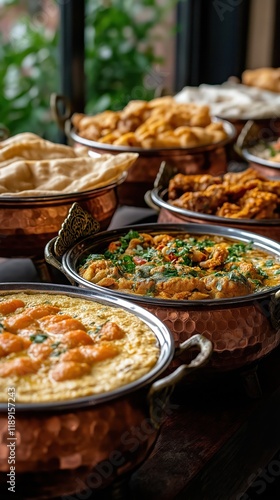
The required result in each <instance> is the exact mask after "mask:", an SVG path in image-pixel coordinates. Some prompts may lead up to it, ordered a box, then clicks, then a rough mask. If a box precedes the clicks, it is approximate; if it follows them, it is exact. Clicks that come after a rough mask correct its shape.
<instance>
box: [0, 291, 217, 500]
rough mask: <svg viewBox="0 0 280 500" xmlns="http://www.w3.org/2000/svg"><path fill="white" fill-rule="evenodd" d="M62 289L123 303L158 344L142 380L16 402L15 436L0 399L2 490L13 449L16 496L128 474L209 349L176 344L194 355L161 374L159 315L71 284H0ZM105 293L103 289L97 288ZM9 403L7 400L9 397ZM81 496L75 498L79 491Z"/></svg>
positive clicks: (46, 495) (196, 342)
mask: <svg viewBox="0 0 280 500" xmlns="http://www.w3.org/2000/svg"><path fill="white" fill-rule="evenodd" d="M23 290H24V291H32V293H41V292H45V293H46V292H47V293H48V294H57V293H59V294H66V295H68V296H73V297H79V298H83V299H85V300H90V301H92V300H94V301H95V302H100V304H101V305H109V306H113V307H117V308H122V309H125V310H127V311H129V312H130V313H132V314H135V315H136V316H137V317H139V318H140V319H141V320H143V321H144V322H145V323H146V324H147V325H148V327H149V328H151V329H152V331H153V332H154V335H155V336H156V338H157V341H158V345H159V358H158V361H157V363H156V365H155V366H154V367H153V368H152V369H151V370H150V372H148V373H147V374H146V375H144V376H142V377H141V378H140V379H138V380H136V381H134V382H131V383H129V384H126V385H124V386H122V387H120V388H118V389H115V390H112V391H110V392H106V393H101V394H98V395H94V396H88V397H84V398H79V399H72V400H68V401H61V402H49V403H30V404H28V403H17V401H16V387H15V408H16V412H15V415H16V435H15V436H14V438H12V439H9V438H10V436H11V434H10V433H9V428H8V418H7V402H8V397H9V394H8V389H7V401H6V402H1V403H0V429H1V442H0V471H1V472H0V479H1V481H0V492H1V498H6V496H5V495H7V488H8V485H7V473H8V472H9V471H10V464H9V459H10V460H11V458H12V455H13V454H12V452H11V451H10V449H9V448H8V446H7V444H10V443H14V444H15V448H16V491H17V492H19V495H20V496H19V497H17V496H16V495H14V497H15V498H20V499H21V500H23V499H26V500H27V499H28V500H29V499H32V500H41V499H42V500H43V499H46V500H49V499H50V498H52V497H54V496H55V497H58V496H61V495H69V494H75V493H77V494H79V493H80V492H81V491H83V492H84V491H85V490H87V491H89V490H91V491H96V490H100V489H101V488H104V487H106V486H108V485H110V484H112V483H113V481H115V480H116V479H118V478H120V477H121V476H122V475H123V474H125V473H128V472H131V471H132V470H133V469H134V468H135V467H136V466H137V465H138V464H140V463H141V462H142V461H143V460H144V459H145V457H146V456H147V454H148V452H149V450H150V449H151V447H152V445H153V444H154V442H155V440H156V438H157V435H158V431H159V428H160V425H161V423H162V420H163V418H164V416H166V412H168V411H169V410H168V402H169V397H170V395H171V393H172V390H173V388H174V385H175V384H176V383H177V382H178V381H179V380H181V378H182V377H184V376H185V375H186V374H187V373H189V372H191V371H193V370H194V369H195V368H198V367H200V366H201V365H203V364H204V363H205V362H206V361H207V360H208V358H209V356H210V354H211V350H212V345H211V342H209V341H208V340H207V339H204V338H203V337H202V336H200V335H196V336H195V338H192V339H190V341H188V342H185V343H184V344H183V345H181V346H180V350H183V351H185V350H188V349H190V348H193V347H196V348H198V349H199V354H198V355H197V356H196V358H195V359H193V360H192V361H191V363H190V364H189V365H184V366H180V367H179V369H178V370H177V371H175V372H173V373H171V374H169V375H168V376H165V377H164V378H159V377H160V375H161V374H162V373H163V372H165V371H166V369H167V367H168V366H169V363H170V362H171V360H172V359H173V356H174V354H175V347H174V341H173V338H172V335H171V334H170V332H169V331H168V329H167V328H166V327H165V325H164V324H163V323H161V322H160V321H159V320H158V318H156V317H155V316H154V315H152V314H150V313H149V312H148V311H146V310H145V309H143V308H141V307H138V306H136V305H134V304H130V303H128V302H126V301H124V300H122V299H121V298H119V297H118V298H115V297H108V298H102V296H101V295H100V294H98V293H96V292H95V291H88V290H77V289H73V287H70V286H59V285H48V284H44V285H42V284H34V285H33V284H32V285H30V283H17V284H5V285H0V297H1V294H3V293H5V294H6V293H7V292H11V293H14V292H16V291H23ZM103 297H104V293H103ZM10 407H11V403H10ZM78 498H79V496H78Z"/></svg>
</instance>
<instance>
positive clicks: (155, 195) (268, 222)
mask: <svg viewBox="0 0 280 500" xmlns="http://www.w3.org/2000/svg"><path fill="white" fill-rule="evenodd" d="M166 195H167V189H163V188H162V187H157V188H153V189H152V190H151V199H152V201H153V203H155V205H157V206H158V207H160V208H165V209H166V210H168V211H169V212H172V213H175V214H179V215H181V217H185V218H186V217H188V218H190V217H191V218H192V219H205V221H209V222H212V221H213V222H214V223H217V224H231V225H232V224H238V225H239V226H240V224H242V223H244V224H246V225H250V226H257V227H259V226H261V225H263V226H279V219H259V220H256V219H233V218H230V219H227V218H226V217H219V216H217V215H209V214H203V213H199V212H192V211H191V210H186V209H184V208H181V207H176V206H175V205H171V203H168V201H166V200H165V199H164V198H165V196H166Z"/></svg>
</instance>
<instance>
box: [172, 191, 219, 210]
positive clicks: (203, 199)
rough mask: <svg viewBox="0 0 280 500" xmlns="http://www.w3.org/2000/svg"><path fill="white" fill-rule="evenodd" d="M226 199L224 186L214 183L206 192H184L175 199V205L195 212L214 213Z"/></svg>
mask: <svg viewBox="0 0 280 500" xmlns="http://www.w3.org/2000/svg"><path fill="white" fill-rule="evenodd" d="M225 200H226V194H225V190H224V188H223V186H219V185H213V186H209V187H208V188H207V189H206V190H205V191H204V192H203V191H197V192H196V193H184V194H183V195H182V196H180V198H178V199H177V200H175V201H173V205H175V206H177V207H181V208H186V209H187V210H191V211H193V212H202V213H204V214H213V213H215V212H216V210H217V208H218V207H219V206H220V205H221V204H223V203H224V201H225Z"/></svg>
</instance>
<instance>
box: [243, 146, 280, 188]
mask: <svg viewBox="0 0 280 500" xmlns="http://www.w3.org/2000/svg"><path fill="white" fill-rule="evenodd" d="M276 140H277V138H275V141H276ZM270 142H271V139H270V141H269V143H270ZM267 144H268V143H265V142H261V143H256V144H255V145H254V146H249V147H248V148H246V147H244V148H242V150H241V154H242V156H243V158H244V159H245V160H246V161H247V162H248V163H249V164H250V166H251V167H253V168H254V169H255V170H257V171H259V172H260V173H262V174H263V175H267V176H268V177H271V178H274V179H280V161H279V160H278V159H277V161H274V160H271V159H268V158H265V157H264V156H261V155H260V154H258V150H260V152H261V151H263V149H265V146H266V145H267ZM279 158H280V156H279Z"/></svg>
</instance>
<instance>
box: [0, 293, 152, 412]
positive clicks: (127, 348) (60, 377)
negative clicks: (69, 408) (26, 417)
mask: <svg viewBox="0 0 280 500" xmlns="http://www.w3.org/2000/svg"><path fill="white" fill-rule="evenodd" d="M158 355H159V346H158V342H157V339H156V336H155V334H154V333H153V331H152V330H151V329H150V328H149V327H148V326H147V325H146V323H144V322H143V321H142V320H140V319H139V318H138V317H137V316H135V315H134V314H132V313H129V312H127V311H125V310H123V309H121V308H115V307H113V306H108V305H103V304H100V303H97V302H93V301H89V300H86V299H82V298H78V297H70V296H67V295H62V294H48V293H39V294H36V293H32V292H28V293H27V292H19V293H7V294H4V295H1V296H0V401H2V402H6V401H7V397H8V394H7V390H8V388H9V387H14V388H15V390H16V402H48V401H60V400H68V399H72V398H77V397H84V396H88V395H92V394H100V393H103V392H107V391H111V390H113V389H116V388H118V387H121V386H123V385H124V384H127V383H129V382H132V381H134V380H136V379H139V378H140V377H141V376H143V375H144V374H146V373H147V372H149V371H150V370H151V368H152V367H153V366H154V365H155V363H156V361H157V359H158Z"/></svg>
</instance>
